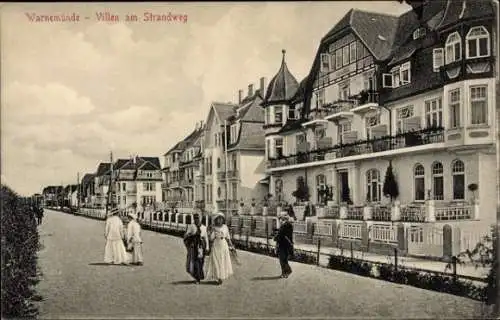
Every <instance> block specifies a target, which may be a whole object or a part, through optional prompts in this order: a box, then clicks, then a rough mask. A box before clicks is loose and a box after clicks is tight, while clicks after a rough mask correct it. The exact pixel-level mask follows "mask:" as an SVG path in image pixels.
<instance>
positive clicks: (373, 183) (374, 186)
mask: <svg viewBox="0 0 500 320" xmlns="http://www.w3.org/2000/svg"><path fill="white" fill-rule="evenodd" d="M380 200H381V184H380V173H379V171H378V170H377V169H371V170H368V171H367V172H366V201H368V202H378V201H380Z"/></svg>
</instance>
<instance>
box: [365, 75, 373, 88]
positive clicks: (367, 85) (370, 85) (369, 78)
mask: <svg viewBox="0 0 500 320" xmlns="http://www.w3.org/2000/svg"><path fill="white" fill-rule="evenodd" d="M374 88H375V78H374V76H373V73H365V74H364V75H363V89H365V90H373V89H374Z"/></svg>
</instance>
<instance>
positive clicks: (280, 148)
mask: <svg viewBox="0 0 500 320" xmlns="http://www.w3.org/2000/svg"><path fill="white" fill-rule="evenodd" d="M274 142H275V143H276V157H278V158H281V157H282V156H283V138H277V139H276V140H274Z"/></svg>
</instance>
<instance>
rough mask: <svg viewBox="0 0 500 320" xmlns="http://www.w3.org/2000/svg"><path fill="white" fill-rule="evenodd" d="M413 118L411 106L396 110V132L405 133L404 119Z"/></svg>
mask: <svg viewBox="0 0 500 320" xmlns="http://www.w3.org/2000/svg"><path fill="white" fill-rule="evenodd" d="M411 117H413V106H406V107H403V108H399V109H398V110H397V119H396V126H397V130H398V132H405V130H406V126H405V119H407V118H411Z"/></svg>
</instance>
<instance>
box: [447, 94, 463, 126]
mask: <svg viewBox="0 0 500 320" xmlns="http://www.w3.org/2000/svg"><path fill="white" fill-rule="evenodd" d="M455 93H457V95H456V96H458V100H454V94H455ZM461 96H462V91H461V90H460V88H456V89H453V90H450V91H448V115H449V117H448V118H449V119H448V120H449V121H448V125H449V128H450V129H456V128H460V126H461V123H462V121H461V118H462V117H461V109H462V100H461V99H462V97H461ZM457 116H458V118H457Z"/></svg>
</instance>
